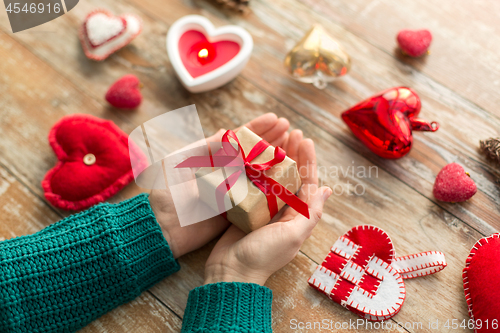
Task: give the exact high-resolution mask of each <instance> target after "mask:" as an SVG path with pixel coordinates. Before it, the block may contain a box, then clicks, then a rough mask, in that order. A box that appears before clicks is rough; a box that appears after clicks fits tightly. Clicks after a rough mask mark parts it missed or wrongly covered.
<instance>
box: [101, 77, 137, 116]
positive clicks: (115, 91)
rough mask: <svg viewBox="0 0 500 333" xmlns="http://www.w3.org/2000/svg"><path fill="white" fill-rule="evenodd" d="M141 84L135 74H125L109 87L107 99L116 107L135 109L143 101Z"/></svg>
mask: <svg viewBox="0 0 500 333" xmlns="http://www.w3.org/2000/svg"><path fill="white" fill-rule="evenodd" d="M140 84H141V83H140V81H139V79H138V78H137V77H136V76H135V75H132V74H128V75H125V76H123V77H122V78H120V79H118V80H117V81H116V82H115V83H113V85H112V86H111V87H110V88H109V90H108V92H107V93H106V100H107V101H108V102H109V104H111V105H113V106H114V107H116V108H122V109H134V108H136V107H138V106H139V104H141V102H142V95H141V91H140V89H139V88H140Z"/></svg>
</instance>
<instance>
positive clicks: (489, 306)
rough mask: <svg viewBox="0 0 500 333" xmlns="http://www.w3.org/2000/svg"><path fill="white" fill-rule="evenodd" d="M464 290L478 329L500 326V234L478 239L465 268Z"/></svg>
mask: <svg viewBox="0 0 500 333" xmlns="http://www.w3.org/2000/svg"><path fill="white" fill-rule="evenodd" d="M462 276H463V281H464V292H465V299H466V301H467V305H468V307H469V315H470V317H471V319H472V320H473V321H474V323H475V330H474V331H475V332H476V333H490V332H498V330H499V329H500V303H499V301H498V300H499V298H500V292H499V291H498V281H500V234H493V235H491V236H489V237H485V238H482V239H480V240H479V241H477V243H476V244H475V245H474V246H473V247H472V249H471V251H470V254H469V256H468V257H467V260H466V261H465V268H464V270H463V275H462Z"/></svg>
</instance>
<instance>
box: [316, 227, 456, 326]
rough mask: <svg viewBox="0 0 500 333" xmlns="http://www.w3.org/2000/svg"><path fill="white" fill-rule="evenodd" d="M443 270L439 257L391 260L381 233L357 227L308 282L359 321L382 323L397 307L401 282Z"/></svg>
mask: <svg viewBox="0 0 500 333" xmlns="http://www.w3.org/2000/svg"><path fill="white" fill-rule="evenodd" d="M445 267H446V261H445V257H444V254H443V253H441V252H436V251H429V252H423V253H418V254H412V255H408V256H404V257H396V256H395V251H394V247H393V245H392V241H391V239H390V238H389V236H388V235H387V234H386V233H385V232H384V231H383V230H382V229H380V228H377V227H375V226H371V225H360V226H357V227H354V228H352V229H351V230H349V231H348V232H346V233H345V234H344V235H343V236H341V237H340V238H339V239H338V240H337V241H336V242H335V244H333V246H332V248H331V250H330V253H329V254H328V256H327V257H326V258H325V260H324V261H323V263H322V264H321V265H320V266H318V267H317V268H316V271H315V272H314V273H313V275H312V276H311V277H310V278H309V280H308V282H309V285H311V286H312V287H313V288H314V289H316V290H318V291H320V292H322V293H323V294H325V295H327V296H328V297H329V298H330V299H331V300H332V301H334V302H336V303H338V304H340V305H342V306H343V307H345V308H347V309H348V310H350V311H352V312H354V313H356V314H357V315H359V316H360V317H362V318H364V319H368V320H373V321H382V320H387V319H389V318H392V317H393V316H394V315H396V314H397V313H398V312H399V310H400V309H401V307H402V306H403V302H404V300H405V297H406V289H405V284H404V281H403V279H411V278H415V277H418V276H424V275H429V274H434V273H436V272H439V271H440V270H442V269H444V268H445Z"/></svg>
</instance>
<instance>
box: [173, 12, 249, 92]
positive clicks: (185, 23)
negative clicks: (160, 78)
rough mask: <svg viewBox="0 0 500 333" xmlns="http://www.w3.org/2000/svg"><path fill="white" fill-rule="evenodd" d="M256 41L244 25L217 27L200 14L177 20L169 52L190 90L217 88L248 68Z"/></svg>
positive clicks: (177, 71) (174, 66)
mask: <svg viewBox="0 0 500 333" xmlns="http://www.w3.org/2000/svg"><path fill="white" fill-rule="evenodd" d="M252 49H253V40H252V37H251V36H250V34H249V33H248V32H247V31H246V30H245V29H243V28H241V27H238V26H233V25H227V26H223V27H220V28H215V27H214V26H213V25H212V23H211V22H210V21H209V20H208V19H207V18H205V17H203V16H200V15H188V16H184V17H183V18H181V19H179V20H177V21H176V22H175V23H174V24H173V25H172V26H171V27H170V29H169V30H168V34H167V52H168V57H169V59H170V62H171V63H172V67H173V68H174V71H175V73H176V74H177V76H178V78H179V80H180V81H181V83H182V85H183V86H184V87H185V88H186V89H187V90H189V91H190V92H194V93H197V92H204V91H208V90H212V89H216V88H218V87H220V86H222V85H224V84H226V83H228V82H229V81H231V80H232V79H234V78H235V77H236V76H237V75H238V74H239V73H240V72H241V71H242V70H243V68H244V67H245V65H246V63H247V62H248V59H249V58H250V54H251V52H252Z"/></svg>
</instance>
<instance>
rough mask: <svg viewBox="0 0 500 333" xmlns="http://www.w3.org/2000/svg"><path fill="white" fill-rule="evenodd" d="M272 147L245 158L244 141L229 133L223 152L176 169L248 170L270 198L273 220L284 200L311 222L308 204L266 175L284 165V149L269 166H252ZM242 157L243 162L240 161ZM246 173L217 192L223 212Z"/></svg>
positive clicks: (191, 160) (235, 176) (260, 147)
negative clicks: (238, 182) (219, 168)
mask: <svg viewBox="0 0 500 333" xmlns="http://www.w3.org/2000/svg"><path fill="white" fill-rule="evenodd" d="M229 139H233V140H234V141H236V143H237V144H238V149H235V148H234V147H233V145H232V144H231V143H230V142H229ZM269 146H270V144H269V143H267V142H266V141H264V140H261V141H259V142H258V143H257V144H256V145H255V146H254V147H253V148H252V150H251V151H250V153H249V154H248V155H245V151H244V150H243V147H241V144H240V141H239V140H238V138H237V137H236V134H235V133H234V132H233V131H231V130H228V131H227V132H226V133H224V135H223V136H222V148H221V149H219V150H218V151H217V152H216V153H215V154H214V155H209V156H192V157H189V158H187V159H186V160H184V161H183V162H181V163H179V164H178V165H176V166H175V167H176V168H198V167H236V166H242V165H244V166H245V173H246V176H247V177H248V179H250V181H251V182H252V183H253V184H254V185H255V186H257V188H259V189H260V190H261V191H262V192H263V193H264V194H265V195H266V198H267V206H268V207H269V212H270V214H271V218H273V217H274V215H276V214H277V213H278V199H277V198H280V199H281V200H283V201H284V202H285V203H286V204H287V205H289V206H290V207H292V208H293V209H295V210H296V211H297V212H298V213H299V214H302V215H304V216H305V217H307V218H309V207H308V206H307V204H306V203H305V202H304V201H302V200H300V199H299V198H298V197H297V196H296V195H295V194H293V193H292V192H290V191H289V190H288V189H287V188H286V187H284V186H283V185H281V184H280V183H278V182H277V181H276V180H274V179H272V178H271V177H268V176H266V174H265V173H264V171H266V170H269V169H271V168H272V167H273V166H275V165H276V164H278V163H281V162H283V160H284V159H285V157H286V153H285V151H284V150H283V149H281V148H280V147H276V148H275V149H274V158H273V159H271V160H270V161H267V162H265V163H260V164H258V163H253V164H252V163H250V162H252V161H253V160H254V159H255V158H256V157H257V156H259V155H260V154H261V153H262V152H263V151H264V150H266V148H267V147H269ZM240 154H241V156H242V159H243V160H241V158H240V157H239V156H240ZM242 172H243V170H238V171H237V172H234V173H233V174H231V175H230V176H229V177H227V178H226V179H225V180H224V181H223V182H222V183H220V184H219V186H217V188H216V199H217V205H218V207H219V211H220V212H223V211H225V207H224V196H225V195H226V193H227V192H228V191H229V190H230V189H231V187H233V185H234V184H235V183H236V181H237V180H238V177H239V176H240V175H241V173H242Z"/></svg>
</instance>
